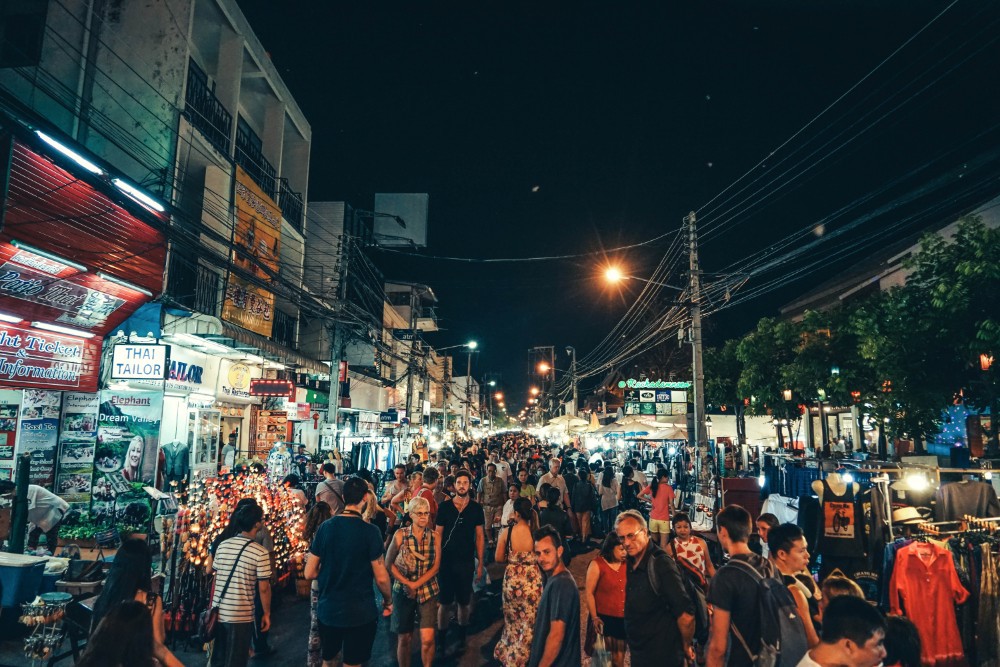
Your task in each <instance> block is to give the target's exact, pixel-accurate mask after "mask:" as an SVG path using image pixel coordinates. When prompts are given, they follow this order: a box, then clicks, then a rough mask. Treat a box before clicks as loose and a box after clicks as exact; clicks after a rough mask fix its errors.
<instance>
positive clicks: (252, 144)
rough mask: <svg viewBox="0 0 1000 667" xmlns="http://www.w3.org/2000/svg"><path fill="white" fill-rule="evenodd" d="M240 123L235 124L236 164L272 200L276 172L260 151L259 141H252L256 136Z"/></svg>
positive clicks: (273, 197)
mask: <svg viewBox="0 0 1000 667" xmlns="http://www.w3.org/2000/svg"><path fill="white" fill-rule="evenodd" d="M241 125H242V124H241V123H237V125H236V164H238V165H240V166H241V167H243V169H245V170H246V172H247V174H249V175H250V178H252V179H253V181H254V183H256V184H257V185H259V186H260V189H261V190H263V191H264V194H266V195H267V196H268V197H270V198H271V199H272V200H274V199H276V197H275V194H276V192H275V189H276V188H275V182H276V180H277V178H276V177H277V175H278V173H277V171H275V169H274V167H273V166H272V165H271V163H270V162H268V161H267V158H265V157H264V153H262V152H261V150H260V145H259V141H254V139H255V138H256V137H254V136H253V135H252V134H251V131H248V130H246V129H244V128H243V127H241Z"/></svg>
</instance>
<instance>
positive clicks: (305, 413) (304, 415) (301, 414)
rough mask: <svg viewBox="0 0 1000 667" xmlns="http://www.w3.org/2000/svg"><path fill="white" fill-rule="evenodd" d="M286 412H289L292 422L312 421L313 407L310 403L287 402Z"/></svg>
mask: <svg viewBox="0 0 1000 667" xmlns="http://www.w3.org/2000/svg"><path fill="white" fill-rule="evenodd" d="M285 410H286V411H287V412H288V419H289V420H291V421H307V420H309V419H312V417H310V415H311V414H312V406H311V405H310V404H308V403H293V402H291V401H285Z"/></svg>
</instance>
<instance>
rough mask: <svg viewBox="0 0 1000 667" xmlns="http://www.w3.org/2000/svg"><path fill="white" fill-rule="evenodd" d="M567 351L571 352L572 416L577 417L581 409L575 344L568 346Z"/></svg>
mask: <svg viewBox="0 0 1000 667" xmlns="http://www.w3.org/2000/svg"><path fill="white" fill-rule="evenodd" d="M566 351H567V352H569V353H570V362H569V379H570V382H572V383H573V404H572V406H571V407H572V416H573V417H576V416H577V413H579V411H580V393H579V390H578V386H577V381H576V348H575V347H573V346H567V348H566Z"/></svg>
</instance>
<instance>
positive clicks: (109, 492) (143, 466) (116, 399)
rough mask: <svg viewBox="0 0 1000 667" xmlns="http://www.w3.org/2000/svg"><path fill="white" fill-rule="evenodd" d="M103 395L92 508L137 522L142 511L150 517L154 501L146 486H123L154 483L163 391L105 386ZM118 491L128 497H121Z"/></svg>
mask: <svg viewBox="0 0 1000 667" xmlns="http://www.w3.org/2000/svg"><path fill="white" fill-rule="evenodd" d="M100 401H101V405H100V408H99V410H98V421H97V448H96V451H95V452H94V467H95V468H96V470H95V472H94V485H93V490H92V495H93V503H92V505H91V512H92V515H93V516H94V517H95V518H101V519H110V518H112V517H114V518H116V519H118V520H120V521H124V522H125V524H126V525H138V524H141V521H140V517H139V514H142V513H143V512H144V511H145V519H148V518H149V517H148V513H149V503H148V502H147V501H145V500H144V495H145V494H143V492H142V491H141V490H139V491H138V492H137V493H136V494H131V493H123V491H125V490H126V489H128V487H129V486H130V485H132V484H137V483H138V484H144V485H147V486H153V485H154V482H155V477H156V463H157V457H158V455H159V445H160V421H161V419H162V417H163V393H162V392H153V391H129V390H112V389H109V390H105V391H102V392H101V395H100ZM119 496H127V497H125V498H122V499H120V500H119V498H118V497H119ZM133 496H134V497H133ZM116 500H117V501H118V502H116ZM140 506H144V507H145V508H146V509H145V510H143V509H142V508H141V507H140Z"/></svg>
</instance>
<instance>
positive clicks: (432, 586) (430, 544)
mask: <svg viewBox="0 0 1000 667" xmlns="http://www.w3.org/2000/svg"><path fill="white" fill-rule="evenodd" d="M436 541H437V534H436V533H435V532H434V531H433V530H431V529H430V527H428V528H425V529H424V536H423V538H421V539H420V540H417V538H416V536H415V535H414V534H413V527H412V526H408V527H406V528H404V529H403V542H402V544H400V547H399V548H400V549H402V548H403V547H409V549H410V550H411V551H412V552H413V554H414V555H415V556H416V557H417V571H416V573H415V574H414V575H413V579H412V581H416V580H417V579H419V578H420V577H422V576H424V575H425V574H427V572H429V571H430V569H431V568H432V567H434V544H435V543H436ZM393 585H394V586H395V587H396V590H398V591H402V590H403V584H401V583H399V582H398V581H397V582H396V583H395V584H393ZM440 592H441V589H440V587H439V586H438V578H437V577H431V579H430V581H428V582H427V583H425V584H424V585H423V586H421V587H420V588H418V589H417V602H421V603H423V602H427V601H428V600H430V599H431V598H432V597H434V596H435V595H437V594H438V593H440Z"/></svg>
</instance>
